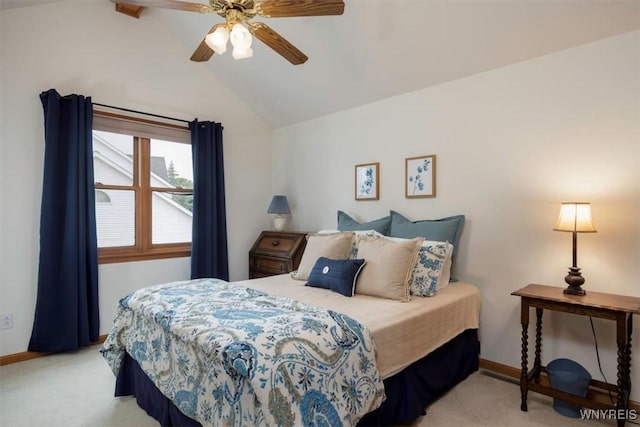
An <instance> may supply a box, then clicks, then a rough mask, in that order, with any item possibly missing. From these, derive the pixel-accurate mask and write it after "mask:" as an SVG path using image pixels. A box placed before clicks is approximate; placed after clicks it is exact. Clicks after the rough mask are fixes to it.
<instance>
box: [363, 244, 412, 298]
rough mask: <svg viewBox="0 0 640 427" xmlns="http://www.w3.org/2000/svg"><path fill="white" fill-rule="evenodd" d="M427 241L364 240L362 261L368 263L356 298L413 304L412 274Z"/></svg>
mask: <svg viewBox="0 0 640 427" xmlns="http://www.w3.org/2000/svg"><path fill="white" fill-rule="evenodd" d="M423 241H424V238H422V237H417V238H415V239H410V240H406V241H404V242H397V241H393V240H390V239H387V238H380V237H369V236H365V237H361V238H360V242H359V243H358V258H364V259H365V260H366V261H367V265H366V267H365V268H364V269H363V270H362V272H361V273H360V278H359V279H358V284H357V287H356V294H363V295H371V296H376V297H382V298H389V299H394V300H398V301H409V298H410V297H409V285H410V283H411V274H412V273H413V267H414V266H415V264H416V260H417V256H418V251H419V250H420V246H421V245H422V242H423Z"/></svg>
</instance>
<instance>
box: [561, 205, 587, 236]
mask: <svg viewBox="0 0 640 427" xmlns="http://www.w3.org/2000/svg"><path fill="white" fill-rule="evenodd" d="M553 229H554V230H555V231H575V232H577V233H595V232H596V229H595V227H594V226H593V223H592V222H591V203H589V202H563V203H562V204H561V205H560V215H559V216H558V221H557V222H556V226H555V227H553Z"/></svg>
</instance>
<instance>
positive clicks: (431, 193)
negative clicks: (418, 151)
mask: <svg viewBox="0 0 640 427" xmlns="http://www.w3.org/2000/svg"><path fill="white" fill-rule="evenodd" d="M404 162H405V163H404V165H405V172H404V184H405V186H404V196H405V197H406V198H407V199H417V198H428V197H436V155H435V154H429V155H427V156H417V157H407V158H406V159H405V160H404Z"/></svg>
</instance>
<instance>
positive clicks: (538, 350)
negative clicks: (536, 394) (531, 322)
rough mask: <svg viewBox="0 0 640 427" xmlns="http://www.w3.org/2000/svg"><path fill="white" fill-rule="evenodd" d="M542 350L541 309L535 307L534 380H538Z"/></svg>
mask: <svg viewBox="0 0 640 427" xmlns="http://www.w3.org/2000/svg"><path fill="white" fill-rule="evenodd" d="M541 351H542V309H541V308H540V307H536V352H535V359H534V361H533V369H534V375H535V379H536V382H537V383H539V382H540V372H541V370H542V359H541V357H540V353H541Z"/></svg>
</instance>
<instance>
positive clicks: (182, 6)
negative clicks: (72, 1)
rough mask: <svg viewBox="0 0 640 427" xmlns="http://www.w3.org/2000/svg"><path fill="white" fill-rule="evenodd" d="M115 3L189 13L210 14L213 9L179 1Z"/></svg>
mask: <svg viewBox="0 0 640 427" xmlns="http://www.w3.org/2000/svg"><path fill="white" fill-rule="evenodd" d="M111 1H112V2H113V3H116V4H121V5H130V6H142V7H161V8H164V9H176V10H184V11H187V12H199V13H209V12H214V10H213V8H212V7H211V6H209V5H206V4H201V3H188V2H184V1H178V0H111Z"/></svg>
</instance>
